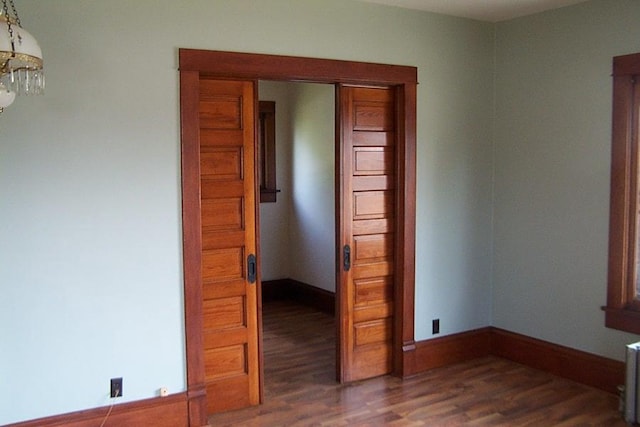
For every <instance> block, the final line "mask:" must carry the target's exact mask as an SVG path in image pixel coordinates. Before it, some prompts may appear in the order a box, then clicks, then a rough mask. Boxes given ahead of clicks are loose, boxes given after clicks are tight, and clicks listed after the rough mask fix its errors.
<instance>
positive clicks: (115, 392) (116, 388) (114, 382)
mask: <svg viewBox="0 0 640 427" xmlns="http://www.w3.org/2000/svg"><path fill="white" fill-rule="evenodd" d="M120 396H122V378H111V397H120Z"/></svg>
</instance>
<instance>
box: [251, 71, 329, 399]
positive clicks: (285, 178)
mask: <svg viewBox="0 0 640 427" xmlns="http://www.w3.org/2000/svg"><path fill="white" fill-rule="evenodd" d="M258 94H259V100H260V103H261V105H262V104H263V103H265V102H268V103H270V105H272V106H275V108H274V110H275V127H274V129H275V135H274V137H275V144H274V145H275V150H274V151H275V173H276V180H275V181H276V182H277V184H278V185H277V187H278V188H277V197H274V198H272V199H269V201H267V202H263V203H260V209H259V223H260V255H261V256H260V263H261V268H260V271H261V282H262V310H261V311H262V315H263V322H262V325H263V327H262V332H263V354H264V358H263V373H264V381H263V383H264V389H265V391H264V393H265V395H266V396H267V397H265V399H268V395H269V394H270V392H271V391H272V390H273V391H274V393H276V392H279V391H280V390H282V388H283V385H284V384H285V383H290V386H292V387H295V386H296V385H295V382H304V381H307V380H308V378H319V379H321V380H322V381H325V380H326V379H327V378H331V381H332V382H335V372H336V363H335V347H336V342H335V330H336V325H335V295H336V285H337V284H336V244H335V235H336V223H335V218H336V210H335V198H336V192H335V141H334V140H335V88H334V87H333V86H332V85H329V84H319V83H294V82H274V81H262V80H261V81H259V82H258ZM259 135H260V136H259V137H260V138H262V137H263V135H262V131H259ZM265 154H266V153H265ZM271 154H273V153H271ZM262 155H263V154H259V156H258V157H259V160H258V162H259V163H261V160H262V158H261V156H262ZM263 169H265V168H263ZM296 317H297V318H299V319H302V320H301V322H302V321H303V322H304V324H301V325H299V327H296V326H295V325H296V321H295V318H296ZM329 320H330V322H329ZM289 326H292V327H289ZM305 329H309V330H305ZM329 341H330V342H329ZM314 352H315V353H316V354H317V355H321V358H322V360H317V362H319V363H307V362H308V360H306V355H307V354H310V353H314ZM281 354H288V356H284V357H285V358H287V357H289V358H290V359H291V360H290V363H286V362H283V361H282V356H281ZM291 354H295V355H297V356H298V359H299V360H297V361H296V360H293V358H292V357H291V356H290V355H291ZM318 358H319V357H316V359H318ZM322 370H326V371H327V372H322ZM327 375H328V376H329V377H327ZM284 377H287V378H286V381H284V380H283V378H284ZM272 383H273V384H272ZM291 383H294V384H291Z"/></svg>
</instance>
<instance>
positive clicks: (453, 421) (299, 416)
mask: <svg viewBox="0 0 640 427" xmlns="http://www.w3.org/2000/svg"><path fill="white" fill-rule="evenodd" d="M263 317H264V318H263V321H264V376H265V378H264V383H265V403H264V404H263V405H260V406H257V407H251V408H247V409H242V410H238V411H231V412H227V413H222V414H216V415H213V416H211V417H209V425H211V426H332V427H333V426H411V427H412V426H461V425H464V426H567V427H571V426H574V427H575V426H613V427H616V426H626V425H627V424H626V423H625V422H624V421H623V420H622V418H621V415H620V413H619V412H618V398H617V396H614V395H611V394H608V393H606V392H603V391H600V390H597V389H595V388H591V387H588V386H584V385H582V384H578V383H574V382H572V381H569V380H566V379H563V378H559V377H555V376H553V375H550V374H547V373H544V372H541V371H537V370H535V369H531V368H528V367H526V366H523V365H519V364H517V363H513V362H511V361H508V360H504V359H500V358H496V357H485V358H481V359H475V360H472V361H469V362H464V363H459V364H456V365H452V366H447V367H443V368H437V369H433V370H431V371H429V372H425V373H423V374H420V375H417V376H415V377H412V378H409V379H405V380H401V379H399V378H395V377H391V376H384V377H379V378H374V379H370V380H366V381H361V382H356V383H353V384H348V385H340V384H337V383H336V381H335V326H334V320H333V317H332V316H330V315H328V314H326V313H323V312H320V311H316V310H314V309H313V308H310V307H307V306H299V305H296V304H295V303H293V302H291V301H270V302H266V303H265V304H264V306H263Z"/></svg>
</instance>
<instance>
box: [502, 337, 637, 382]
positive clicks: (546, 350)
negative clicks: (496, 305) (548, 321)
mask: <svg viewBox="0 0 640 427" xmlns="http://www.w3.org/2000/svg"><path fill="white" fill-rule="evenodd" d="M491 353H492V354H493V355H495V356H498V357H502V358H504V359H509V360H512V361H514V362H517V363H521V364H523V365H527V366H530V367H532V368H535V369H539V370H541V371H545V372H549V373H551V374H554V375H557V376H559V377H564V378H568V379H570V380H573V381H576V382H579V383H582V384H586V385H589V386H592V387H596V388H599V389H601V390H604V391H607V392H609V393H614V394H615V393H617V392H618V391H617V387H618V385H621V384H624V369H625V368H624V362H620V361H617V360H612V359H608V358H606V357H602V356H598V355H595V354H591V353H587V352H584V351H580V350H576V349H573V348H569V347H564V346H561V345H557V344H553V343H549V342H546V341H542V340H538V339H535V338H531V337H528V336H525V335H520V334H516V333H513V332H509V331H505V330H504V329H499V328H491Z"/></svg>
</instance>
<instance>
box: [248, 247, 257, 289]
mask: <svg viewBox="0 0 640 427" xmlns="http://www.w3.org/2000/svg"><path fill="white" fill-rule="evenodd" d="M257 275H258V267H257V263H256V256H255V255H254V254H251V255H249V256H248V257H247V280H248V281H249V283H251V284H253V283H255V282H256V276H257Z"/></svg>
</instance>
